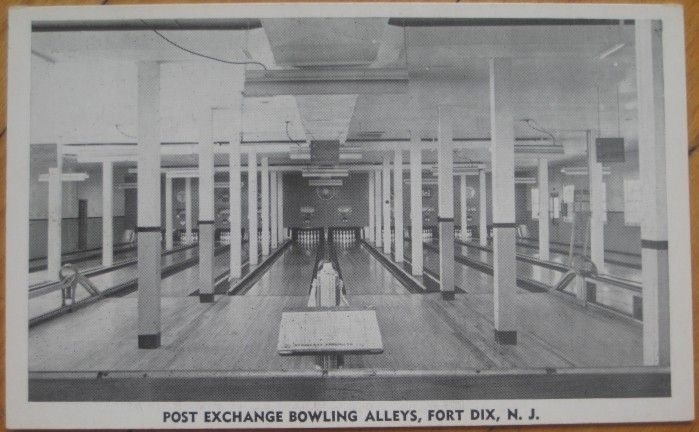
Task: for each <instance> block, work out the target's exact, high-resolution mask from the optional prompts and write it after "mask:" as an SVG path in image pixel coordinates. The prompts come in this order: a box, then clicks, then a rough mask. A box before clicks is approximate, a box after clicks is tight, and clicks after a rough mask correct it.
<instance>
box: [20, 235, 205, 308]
mask: <svg viewBox="0 0 699 432" xmlns="http://www.w3.org/2000/svg"><path fill="white" fill-rule="evenodd" d="M197 255H198V250H197V248H196V247H191V248H187V249H183V250H180V251H177V252H173V253H170V254H167V255H163V256H162V260H161V265H162V266H163V267H167V266H170V265H173V264H176V263H179V262H182V261H184V260H187V259H190V258H193V257H195V256H197ZM137 270H138V265H137V263H136V262H134V263H132V264H130V265H127V266H124V267H121V268H118V269H115V270H113V271H110V272H107V273H103V274H99V275H95V276H91V277H90V278H89V279H90V281H91V282H92V283H93V284H94V285H95V286H96V287H97V289H98V290H100V291H104V290H106V289H109V288H112V287H115V286H118V285H123V284H127V283H129V282H131V281H133V280H135V279H136V278H137ZM88 296H89V295H88V293H87V292H86V291H85V290H83V289H78V290H77V293H76V300H82V299H84V298H87V297H88ZM60 306H61V291H60V289H57V290H54V291H51V292H48V293H46V294H43V295H40V296H37V297H33V298H30V299H29V317H30V318H33V317H36V316H39V315H41V314H44V313H47V312H50V311H52V310H55V309H58V308H59V307H60Z"/></svg>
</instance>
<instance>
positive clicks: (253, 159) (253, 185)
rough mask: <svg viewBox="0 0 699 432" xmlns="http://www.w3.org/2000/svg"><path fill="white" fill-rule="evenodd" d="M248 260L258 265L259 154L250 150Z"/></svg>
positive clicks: (251, 264) (252, 264)
mask: <svg viewBox="0 0 699 432" xmlns="http://www.w3.org/2000/svg"><path fill="white" fill-rule="evenodd" d="M248 231H249V234H248V238H249V240H248V246H249V248H250V251H249V253H248V262H249V263H250V266H254V265H257V262H258V258H257V154H256V153H255V152H254V151H250V152H248Z"/></svg>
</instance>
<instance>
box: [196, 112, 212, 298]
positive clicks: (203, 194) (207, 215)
mask: <svg viewBox="0 0 699 432" xmlns="http://www.w3.org/2000/svg"><path fill="white" fill-rule="evenodd" d="M198 115H199V118H198V119H197V123H198V128H199V223H198V227H199V301H200V302H201V303H213V301H214V278H215V277H216V276H215V274H214V241H215V236H216V224H215V214H214V213H215V204H214V174H215V172H214V136H213V127H214V125H213V121H214V119H213V111H212V109H211V108H208V107H207V108H203V109H200V111H199V113H198Z"/></svg>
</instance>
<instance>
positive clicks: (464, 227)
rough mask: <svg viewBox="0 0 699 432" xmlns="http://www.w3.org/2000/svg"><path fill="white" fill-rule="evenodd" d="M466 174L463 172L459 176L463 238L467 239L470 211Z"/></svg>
mask: <svg viewBox="0 0 699 432" xmlns="http://www.w3.org/2000/svg"><path fill="white" fill-rule="evenodd" d="M467 199H468V198H467V196H466V175H465V174H461V175H460V176H459V210H460V213H461V214H460V216H461V224H460V225H461V240H466V239H467V238H468V237H467V236H466V232H467V231H468V213H467V210H468V209H467V207H466V200H467Z"/></svg>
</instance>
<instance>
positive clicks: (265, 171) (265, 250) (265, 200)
mask: <svg viewBox="0 0 699 432" xmlns="http://www.w3.org/2000/svg"><path fill="white" fill-rule="evenodd" d="M260 182H261V186H262V188H261V189H262V190H261V191H260V192H261V194H260V195H261V198H262V199H261V207H262V209H261V210H262V238H261V240H260V241H261V243H262V256H267V255H269V158H268V157H267V156H264V157H262V161H261V164H260Z"/></svg>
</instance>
